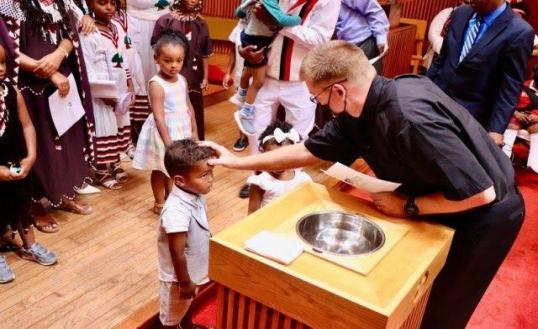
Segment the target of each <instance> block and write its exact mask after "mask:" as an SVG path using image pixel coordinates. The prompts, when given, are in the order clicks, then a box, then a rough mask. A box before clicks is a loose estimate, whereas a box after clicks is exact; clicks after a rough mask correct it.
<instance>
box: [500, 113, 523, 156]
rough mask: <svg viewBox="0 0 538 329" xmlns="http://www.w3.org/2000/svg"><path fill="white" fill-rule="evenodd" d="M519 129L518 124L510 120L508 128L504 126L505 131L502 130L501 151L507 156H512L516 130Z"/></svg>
mask: <svg viewBox="0 0 538 329" xmlns="http://www.w3.org/2000/svg"><path fill="white" fill-rule="evenodd" d="M519 129H520V126H519V124H517V123H513V122H512V121H510V124H509V125H508V128H506V131H505V132H504V144H503V152H504V154H506V156H507V157H509V158H510V157H511V156H512V149H513V148H514V143H515V142H516V137H517V132H518V130H519Z"/></svg>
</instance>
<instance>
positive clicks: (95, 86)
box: [90, 80, 120, 99]
mask: <svg viewBox="0 0 538 329" xmlns="http://www.w3.org/2000/svg"><path fill="white" fill-rule="evenodd" d="M90 89H91V92H92V97H93V98H113V99H119V97H120V96H119V95H120V91H119V89H118V86H117V85H116V81H111V80H90Z"/></svg>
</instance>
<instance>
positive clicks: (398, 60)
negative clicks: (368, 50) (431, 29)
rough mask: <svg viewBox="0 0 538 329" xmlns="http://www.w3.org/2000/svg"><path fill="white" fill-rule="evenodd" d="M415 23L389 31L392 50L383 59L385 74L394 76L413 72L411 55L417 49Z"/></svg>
mask: <svg viewBox="0 0 538 329" xmlns="http://www.w3.org/2000/svg"><path fill="white" fill-rule="evenodd" d="M416 33H417V27H416V26H415V25H402V26H399V27H397V28H395V29H391V30H390V33H389V38H388V42H389V47H390V50H389V52H388V54H387V56H386V57H385V58H384V59H383V75H384V76H385V77H387V78H392V77H394V76H395V75H400V74H405V73H410V72H411V57H412V56H413V52H414V50H415V35H416Z"/></svg>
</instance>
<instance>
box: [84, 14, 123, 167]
mask: <svg viewBox="0 0 538 329" xmlns="http://www.w3.org/2000/svg"><path fill="white" fill-rule="evenodd" d="M110 28H111V31H110V32H107V31H102V30H99V31H98V32H94V33H92V34H90V35H88V36H84V35H82V36H81V45H82V49H83V53H84V59H85V62H86V68H87V72H88V78H89V80H90V81H95V80H112V81H115V82H116V85H117V86H118V89H119V91H120V95H123V94H125V93H127V78H128V75H130V73H129V72H130V71H129V66H128V65H127V63H126V62H125V61H123V62H122V60H123V59H124V56H125V49H124V47H123V41H122V40H121V36H122V35H121V33H120V31H119V27H118V26H117V25H116V24H114V23H111V24H110ZM114 60H115V62H114ZM93 112H94V117H95V154H96V161H95V162H96V164H98V165H104V164H107V163H113V162H118V161H119V160H120V154H121V153H125V152H127V150H128V149H129V147H130V146H131V142H130V126H129V113H125V114H123V115H122V114H120V113H118V111H115V109H114V107H112V106H110V105H106V104H105V103H104V102H103V101H102V100H101V99H99V98H95V97H93Z"/></svg>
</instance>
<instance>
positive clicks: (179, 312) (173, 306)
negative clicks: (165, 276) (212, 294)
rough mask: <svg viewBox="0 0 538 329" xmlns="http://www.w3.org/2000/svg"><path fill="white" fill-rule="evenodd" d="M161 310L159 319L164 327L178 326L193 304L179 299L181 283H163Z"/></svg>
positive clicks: (188, 300)
mask: <svg viewBox="0 0 538 329" xmlns="http://www.w3.org/2000/svg"><path fill="white" fill-rule="evenodd" d="M160 296H161V308H160V314H159V318H160V320H161V323H162V324H163V325H164V326H177V325H178V324H179V323H180V322H181V320H182V319H183V317H184V316H185V314H186V313H187V311H188V310H189V307H190V305H191V302H192V298H190V299H181V298H179V283H177V282H164V281H161V287H160Z"/></svg>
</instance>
